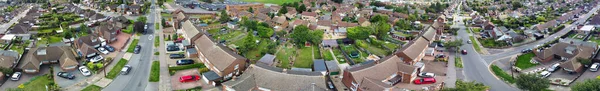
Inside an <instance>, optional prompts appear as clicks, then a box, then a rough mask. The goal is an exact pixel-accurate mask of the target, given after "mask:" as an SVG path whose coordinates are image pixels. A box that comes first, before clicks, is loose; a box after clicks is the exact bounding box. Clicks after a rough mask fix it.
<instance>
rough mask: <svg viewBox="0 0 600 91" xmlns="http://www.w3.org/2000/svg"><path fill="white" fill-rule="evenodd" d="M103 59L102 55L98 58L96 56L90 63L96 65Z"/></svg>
mask: <svg viewBox="0 0 600 91" xmlns="http://www.w3.org/2000/svg"><path fill="white" fill-rule="evenodd" d="M103 59H104V57H102V56H101V55H98V56H96V57H94V58H90V62H94V63H96V62H100V61H102V60H103Z"/></svg>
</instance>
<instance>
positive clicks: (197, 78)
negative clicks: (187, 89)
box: [179, 75, 200, 82]
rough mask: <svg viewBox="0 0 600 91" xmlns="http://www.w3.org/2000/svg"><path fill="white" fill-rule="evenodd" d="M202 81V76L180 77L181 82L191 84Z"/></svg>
mask: <svg viewBox="0 0 600 91" xmlns="http://www.w3.org/2000/svg"><path fill="white" fill-rule="evenodd" d="M198 80H200V76H198V75H187V76H181V77H179V82H191V81H198Z"/></svg>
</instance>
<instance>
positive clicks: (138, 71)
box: [103, 0, 158, 91]
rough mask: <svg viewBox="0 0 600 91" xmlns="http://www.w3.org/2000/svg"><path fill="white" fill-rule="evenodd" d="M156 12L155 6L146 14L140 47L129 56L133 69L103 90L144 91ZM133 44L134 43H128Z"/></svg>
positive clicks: (150, 58) (149, 65) (149, 62)
mask: <svg viewBox="0 0 600 91" xmlns="http://www.w3.org/2000/svg"><path fill="white" fill-rule="evenodd" d="M151 2H152V6H151V7H155V6H154V3H155V0H152V1H151ZM157 13H158V12H156V10H155V8H151V10H150V13H149V14H147V17H148V18H147V19H148V20H147V24H148V30H147V33H145V34H143V35H141V36H139V42H138V45H140V46H141V47H142V49H141V51H140V53H139V54H134V55H132V56H131V59H130V60H129V63H128V65H131V66H132V67H133V69H132V70H131V72H130V73H129V75H120V76H118V77H116V78H115V79H114V80H113V82H111V84H109V85H108V86H107V87H106V88H105V89H103V91H146V87H147V85H148V78H149V74H150V67H151V65H152V64H151V62H152V61H153V60H152V56H153V54H152V53H153V51H154V50H153V49H154V48H153V47H154V46H153V45H154V36H153V35H154V23H155V22H156V18H154V17H156V16H157ZM130 46H135V45H130Z"/></svg>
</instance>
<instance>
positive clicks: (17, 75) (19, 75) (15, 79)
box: [10, 72, 22, 81]
mask: <svg viewBox="0 0 600 91" xmlns="http://www.w3.org/2000/svg"><path fill="white" fill-rule="evenodd" d="M21 76H22V74H21V72H15V73H14V74H13V75H12V76H11V77H10V80H13V81H18V80H19V79H21Z"/></svg>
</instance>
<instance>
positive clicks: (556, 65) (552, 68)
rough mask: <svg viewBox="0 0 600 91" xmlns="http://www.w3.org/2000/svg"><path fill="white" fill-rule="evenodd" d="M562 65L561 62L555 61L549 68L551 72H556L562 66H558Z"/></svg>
mask: <svg viewBox="0 0 600 91" xmlns="http://www.w3.org/2000/svg"><path fill="white" fill-rule="evenodd" d="M559 65H560V63H555V64H553V65H552V66H550V68H548V71H550V72H554V71H556V70H558V69H559V68H560V67H558V66H559Z"/></svg>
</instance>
